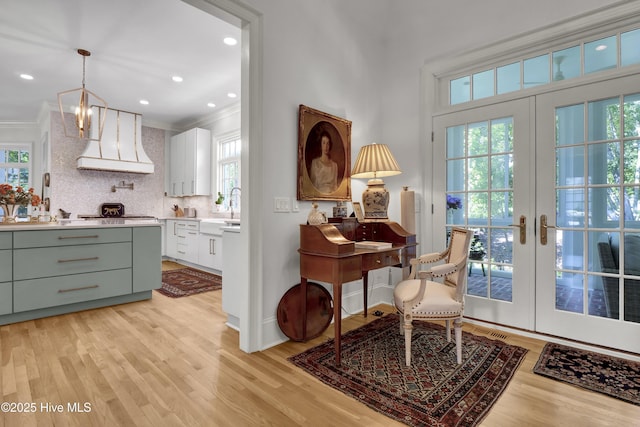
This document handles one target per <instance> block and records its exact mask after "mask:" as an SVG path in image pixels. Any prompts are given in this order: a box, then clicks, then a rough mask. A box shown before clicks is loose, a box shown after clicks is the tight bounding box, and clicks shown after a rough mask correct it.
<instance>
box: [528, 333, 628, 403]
mask: <svg viewBox="0 0 640 427" xmlns="http://www.w3.org/2000/svg"><path fill="white" fill-rule="evenodd" d="M533 372H535V373H536V374H539V375H544V376H545V377H549V378H553V379H554V380H558V381H563V382H566V383H569V384H572V385H575V386H578V387H582V388H585V389H587V390H591V391H596V392H598V393H603V394H606V395H609V396H611V397H615V398H616V399H620V400H624V401H625V402H629V403H632V404H634V405H640V363H639V362H634V361H631V360H626V359H622V358H619V357H613V356H607V355H605V354H600V353H594V352H592V351H587V350H580V349H577V348H573V347H567V346H564V345H561V344H555V343H547V344H546V345H545V346H544V349H543V350H542V353H541V354H540V358H539V359H538V362H537V363H536V366H535V367H534V368H533Z"/></svg>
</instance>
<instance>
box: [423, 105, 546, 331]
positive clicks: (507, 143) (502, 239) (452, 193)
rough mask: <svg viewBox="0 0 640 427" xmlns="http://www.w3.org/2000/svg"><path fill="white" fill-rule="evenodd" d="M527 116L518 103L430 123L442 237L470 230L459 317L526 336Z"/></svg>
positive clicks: (528, 247)
mask: <svg viewBox="0 0 640 427" xmlns="http://www.w3.org/2000/svg"><path fill="white" fill-rule="evenodd" d="M528 111H529V101H528V100H521V101H513V102H510V103H505V104H500V105H496V106H489V107H482V108H478V109H473V110H469V111H465V112H462V113H460V112H458V113H455V114H451V115H446V116H441V117H438V118H436V119H435V120H434V129H436V135H438V137H436V138H435V144H436V147H435V150H434V152H435V153H436V157H435V158H436V159H437V160H436V162H435V165H434V172H435V173H434V176H435V178H434V185H435V186H436V187H435V188H445V189H446V194H445V195H443V197H442V201H441V204H442V206H443V207H444V209H443V211H444V213H445V215H444V218H443V221H442V223H443V227H442V233H443V234H445V237H446V232H447V231H446V230H450V228H451V227H453V226H463V227H468V228H471V229H473V231H474V237H473V240H472V244H471V251H470V253H469V265H468V268H469V271H468V279H467V294H466V306H465V316H467V317H475V318H478V319H482V320H487V321H491V322H498V323H505V324H509V325H512V326H518V327H523V328H530V329H532V328H533V322H532V318H531V316H530V313H531V312H532V298H531V295H532V294H531V292H532V291H531V289H532V288H533V287H532V286H529V284H530V283H533V275H532V274H530V271H529V269H530V266H531V264H532V261H533V258H532V257H533V247H534V240H533V235H532V234H531V233H532V231H533V226H532V224H527V217H529V216H530V213H532V212H533V206H532V202H531V200H530V198H529V195H530V194H531V193H532V191H531V188H530V186H531V185H532V183H531V181H530V179H529V177H528V176H527V174H528V173H529V170H530V169H529V167H528V165H527V164H528V161H527V158H529V157H530V154H529V150H530V149H531V147H532V145H533V144H531V143H530V140H529V137H530V135H529V132H528V129H529V126H528V120H529V114H528ZM439 135H442V136H443V137H442V138H440V137H439ZM440 156H441V157H440ZM518 159H521V160H520V167H519V168H518V169H516V168H515V163H517V162H518ZM441 160H442V161H441ZM441 176H442V177H444V181H445V182H443V183H442V187H439V183H438V181H439V177H441ZM436 194H437V192H436ZM520 218H522V220H521V219H520ZM436 221H437V220H436ZM521 221H522V229H521V228H520V223H521ZM436 229H437V227H436ZM527 235H529V236H530V237H529V239H530V242H531V243H530V244H527ZM521 239H522V240H521ZM516 282H517V285H514V283H516Z"/></svg>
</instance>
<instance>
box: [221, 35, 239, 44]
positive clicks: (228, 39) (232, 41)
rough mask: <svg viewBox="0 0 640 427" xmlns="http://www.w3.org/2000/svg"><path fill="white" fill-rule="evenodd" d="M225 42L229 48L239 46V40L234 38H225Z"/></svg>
mask: <svg viewBox="0 0 640 427" xmlns="http://www.w3.org/2000/svg"><path fill="white" fill-rule="evenodd" d="M223 42H224V44H226V45H227V46H235V45H237V44H238V40H236V39H234V38H233V37H225V38H224V40H223Z"/></svg>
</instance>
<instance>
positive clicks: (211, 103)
mask: <svg viewBox="0 0 640 427" xmlns="http://www.w3.org/2000/svg"><path fill="white" fill-rule="evenodd" d="M215 106H216V104H214V103H213V102H209V103H207V107H210V108H214V107H215Z"/></svg>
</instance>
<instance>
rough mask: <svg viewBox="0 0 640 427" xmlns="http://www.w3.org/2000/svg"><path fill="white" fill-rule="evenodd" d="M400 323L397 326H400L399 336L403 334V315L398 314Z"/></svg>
mask: <svg viewBox="0 0 640 427" xmlns="http://www.w3.org/2000/svg"><path fill="white" fill-rule="evenodd" d="M400 314H401V316H400V322H399V323H398V325H399V326H400V335H402V334H404V314H402V313H400Z"/></svg>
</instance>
